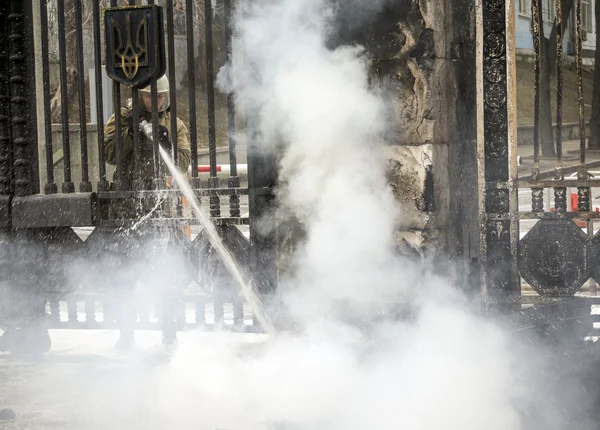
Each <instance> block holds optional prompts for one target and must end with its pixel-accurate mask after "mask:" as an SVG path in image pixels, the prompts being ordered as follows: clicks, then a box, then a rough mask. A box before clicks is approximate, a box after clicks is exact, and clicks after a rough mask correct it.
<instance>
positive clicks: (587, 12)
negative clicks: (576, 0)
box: [581, 0, 594, 33]
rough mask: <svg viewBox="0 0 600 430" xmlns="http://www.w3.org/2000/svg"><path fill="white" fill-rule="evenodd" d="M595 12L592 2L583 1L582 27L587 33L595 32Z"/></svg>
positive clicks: (589, 0)
mask: <svg viewBox="0 0 600 430" xmlns="http://www.w3.org/2000/svg"><path fill="white" fill-rule="evenodd" d="M593 17H594V11H593V10H592V0H582V1H581V26H582V27H583V31H585V32H587V33H593V32H594V23H593Z"/></svg>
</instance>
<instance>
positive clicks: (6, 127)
mask: <svg viewBox="0 0 600 430" xmlns="http://www.w3.org/2000/svg"><path fill="white" fill-rule="evenodd" d="M9 12H10V4H9V3H8V2H2V4H0V229H3V228H9V227H10V203H11V198H12V142H11V133H10V95H9V89H10V82H9V79H10V77H9V62H8V50H9V44H8V34H9V28H8V23H9V21H8V15H9Z"/></svg>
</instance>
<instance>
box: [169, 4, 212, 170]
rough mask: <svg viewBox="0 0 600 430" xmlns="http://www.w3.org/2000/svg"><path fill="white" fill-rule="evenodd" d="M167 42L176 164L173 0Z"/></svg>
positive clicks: (172, 131)
mask: <svg viewBox="0 0 600 430" xmlns="http://www.w3.org/2000/svg"><path fill="white" fill-rule="evenodd" d="M209 3H210V2H209ZM167 44H168V50H169V99H170V103H171V108H170V110H171V113H170V114H171V134H170V137H171V145H173V162H174V163H175V165H176V166H177V162H178V161H177V159H178V156H177V88H176V81H175V33H174V29H173V0H167Z"/></svg>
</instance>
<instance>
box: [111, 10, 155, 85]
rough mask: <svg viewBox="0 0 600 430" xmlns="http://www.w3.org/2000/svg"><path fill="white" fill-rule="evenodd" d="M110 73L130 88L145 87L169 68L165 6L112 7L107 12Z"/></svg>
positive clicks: (113, 77)
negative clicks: (167, 63)
mask: <svg viewBox="0 0 600 430" xmlns="http://www.w3.org/2000/svg"><path fill="white" fill-rule="evenodd" d="M104 25H105V34H106V72H107V74H108V76H109V77H110V78H112V79H114V80H115V81H117V82H120V83H122V84H125V85H127V86H129V87H134V88H138V87H143V86H146V85H147V84H149V83H150V82H151V81H152V80H153V79H158V78H159V77H161V76H162V75H163V74H164V73H165V71H166V62H165V45H164V37H163V34H164V31H163V15H162V8H161V7H160V6H156V5H149V6H133V7H116V8H108V9H106V10H105V12H104Z"/></svg>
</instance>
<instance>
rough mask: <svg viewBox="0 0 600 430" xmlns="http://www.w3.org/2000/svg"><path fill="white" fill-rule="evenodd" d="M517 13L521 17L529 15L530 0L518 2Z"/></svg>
mask: <svg viewBox="0 0 600 430" xmlns="http://www.w3.org/2000/svg"><path fill="white" fill-rule="evenodd" d="M519 13H520V14H521V15H527V16H530V15H531V0H519Z"/></svg>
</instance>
